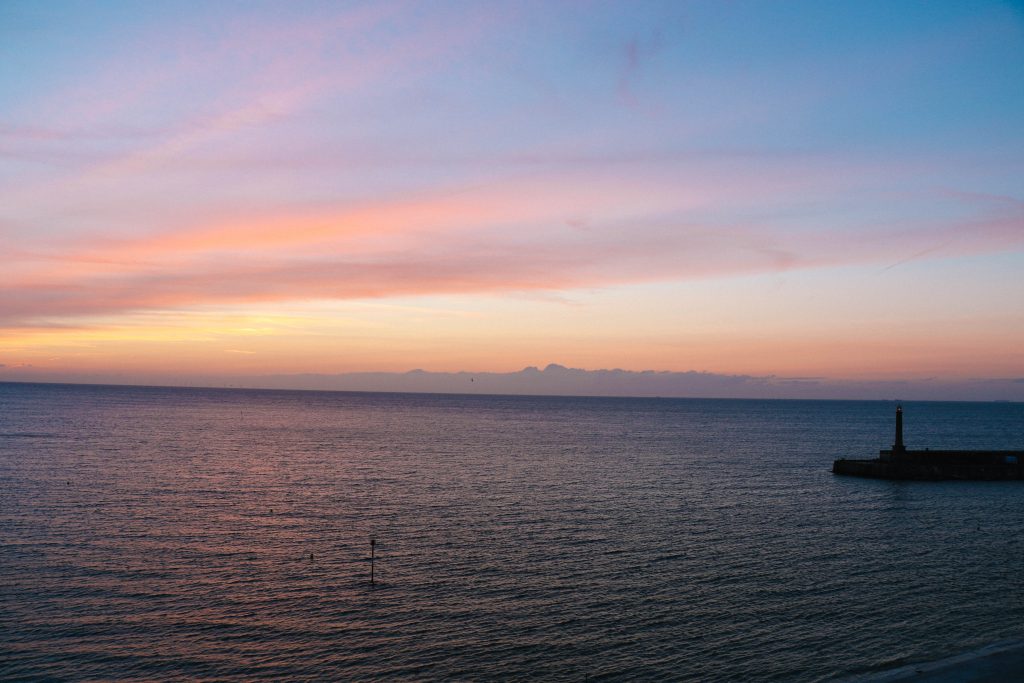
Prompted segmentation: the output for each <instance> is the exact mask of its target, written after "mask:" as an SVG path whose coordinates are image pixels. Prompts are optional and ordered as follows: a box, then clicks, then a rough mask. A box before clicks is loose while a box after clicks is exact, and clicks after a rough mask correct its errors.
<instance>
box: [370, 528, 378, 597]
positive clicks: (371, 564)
mask: <svg viewBox="0 0 1024 683" xmlns="http://www.w3.org/2000/svg"><path fill="white" fill-rule="evenodd" d="M376 545H377V539H375V538H371V539H370V585H371V586H372V585H373V551H374V547H375V546H376Z"/></svg>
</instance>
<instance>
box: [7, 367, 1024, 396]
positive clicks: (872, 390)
mask: <svg viewBox="0 0 1024 683" xmlns="http://www.w3.org/2000/svg"><path fill="white" fill-rule="evenodd" d="M4 380H8V381H41V382H69V383H96V384H152V385H170V386H182V385H185V386H212V387H218V386H221V387H223V386H231V387H245V388H265V389H313V390H321V391H395V392H428V393H458V394H528V395H562V396H662V397H693V398H808V399H894V398H899V399H905V400H950V401H955V400H966V401H1024V378H1009V379H964V380H941V379H936V378H932V379H912V380H891V381H852V380H832V379H828V378H823V377H782V376H775V375H765V376H755V375H728V374H718V373H712V372H697V371H688V372H670V371H655V370H645V371H633V370H620V369H612V370H584V369H580V368H568V367H565V366H562V365H557V364H554V363H552V364H550V365H548V366H547V367H545V368H544V369H539V368H537V367H527V368H524V369H522V370H519V371H518V372H466V371H463V372H428V371H425V370H410V371H408V372H350V373H339V374H319V373H306V374H273V375H246V376H219V377H218V376H209V375H203V376H200V375H196V376H184V375H159V376H158V375H142V374H130V373H124V374H118V375H112V374H103V375H100V374H80V373H76V374H71V373H43V372H39V371H36V372H24V371H22V372H18V371H16V369H14V368H4V369H0V381H4Z"/></svg>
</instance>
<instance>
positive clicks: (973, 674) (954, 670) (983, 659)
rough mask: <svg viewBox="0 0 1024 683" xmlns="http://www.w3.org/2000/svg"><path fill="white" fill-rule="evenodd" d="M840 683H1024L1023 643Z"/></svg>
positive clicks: (1005, 643)
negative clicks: (1022, 682) (913, 682)
mask: <svg viewBox="0 0 1024 683" xmlns="http://www.w3.org/2000/svg"><path fill="white" fill-rule="evenodd" d="M840 680H841V682H842V683H898V682H900V681H926V682H927V683H996V682H997V681H1008V680H1024V639H1008V640H1000V641H997V642H995V643H989V644H988V645H984V646H982V647H979V648H976V649H974V650H969V651H967V652H962V653H960V654H957V655H952V656H950V657H945V658H943V659H937V660H934V661H930V662H918V663H916V664H905V665H903V666H900V667H897V668H895V669H890V670H888V671H882V672H877V673H873V674H864V675H860V676H853V677H850V678H843V679H840Z"/></svg>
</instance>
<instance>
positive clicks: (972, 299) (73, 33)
mask: <svg viewBox="0 0 1024 683" xmlns="http://www.w3.org/2000/svg"><path fill="white" fill-rule="evenodd" d="M0 258H2V262H0V263H2V268H0V381H3V380H20V381H24V380H39V381H77V380H82V379H86V380H89V381H100V382H102V381H114V382H118V383H123V382H129V383H130V382H143V383H170V384H174V383H179V382H180V381H183V378H188V381H189V382H198V383H210V384H218V385H219V384H228V383H231V382H232V381H234V380H236V379H239V378H250V380H251V378H254V377H255V378H258V377H261V376H271V375H272V376H274V377H275V378H278V379H275V382H278V383H280V381H279V378H280V377H281V376H288V375H311V374H323V375H333V374H339V373H404V372H406V371H409V370H412V369H424V370H426V371H429V372H437V373H457V372H461V371H466V372H488V373H511V372H518V371H520V370H521V369H522V368H524V367H527V366H537V367H541V368H543V367H545V366H547V365H548V364H549V363H557V364H561V365H564V366H567V367H569V368H577V369H584V370H599V369H613V368H614V369H622V370H625V371H643V370H656V371H670V372H675V373H687V372H691V371H696V372H698V373H710V374H715V375H722V376H739V375H742V376H751V377H771V378H776V379H778V380H791V379H792V380H808V379H811V380H821V381H824V382H827V383H828V386H830V387H832V391H834V395H835V396H836V397H842V395H843V389H842V387H843V386H844V384H843V383H850V386H853V385H854V384H857V385H858V386H862V387H863V386H866V384H865V383H872V382H874V383H885V382H893V381H901V382H917V383H919V385H920V386H924V387H926V386H927V383H929V382H936V381H938V382H943V383H945V385H946V386H950V383H953V384H954V385H955V384H956V383H957V382H960V383H978V382H982V383H984V382H994V383H997V384H998V383H1003V385H1005V386H1011V385H1012V386H1016V387H1018V389H1016V391H1017V392H1018V394H1019V396H1017V395H1016V394H1011V395H1010V397H1011V398H1017V399H1018V400H1024V381H1021V380H1022V378H1024V277H1022V276H1021V274H1022V273H1024V5H1022V4H1021V3H1020V2H983V1H978V2H909V1H908V2H891V1H885V2H871V1H866V0H858V1H854V2H838V1H837V2H821V1H820V0H814V1H811V2H798V1H792V2H721V1H714V2H686V1H684V0H673V1H671V2H592V3H591V2H552V1H545V2H528V1H527V2H446V1H438V2H388V1H383V2H365V3H363V2H297V1H289V2H228V1H223V2H216V3H209V2H174V1H162V2H158V3H138V2H114V1H94V2H60V1H54V2H45V3H40V2H35V1H27V2H21V1H19V0H2V1H0ZM1007 383H1008V384H1007ZM285 384H287V382H285ZM925 394H927V391H925ZM973 396H975V395H974V394H972V397H973ZM999 397H1000V398H1005V397H1006V394H1005V393H1004V394H1000V395H999Z"/></svg>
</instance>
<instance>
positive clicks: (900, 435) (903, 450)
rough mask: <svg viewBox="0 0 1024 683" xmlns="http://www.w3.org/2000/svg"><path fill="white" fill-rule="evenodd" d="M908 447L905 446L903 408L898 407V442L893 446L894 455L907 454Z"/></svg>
mask: <svg viewBox="0 0 1024 683" xmlns="http://www.w3.org/2000/svg"><path fill="white" fill-rule="evenodd" d="M906 452H907V447H906V446H904V445H903V406H902V405H899V404H897V405H896V442H895V443H893V445H892V454H893V455H898V454H901V453H906Z"/></svg>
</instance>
